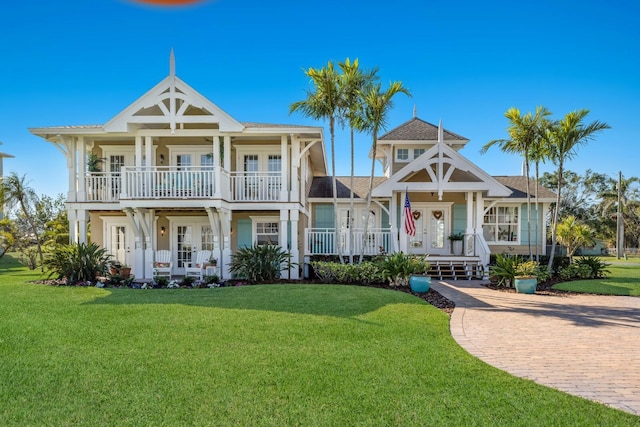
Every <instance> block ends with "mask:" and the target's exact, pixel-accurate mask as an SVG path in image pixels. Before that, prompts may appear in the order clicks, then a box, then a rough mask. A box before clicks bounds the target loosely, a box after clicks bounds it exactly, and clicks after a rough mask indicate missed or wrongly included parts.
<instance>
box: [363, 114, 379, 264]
mask: <svg viewBox="0 0 640 427" xmlns="http://www.w3.org/2000/svg"><path fill="white" fill-rule="evenodd" d="M377 148H378V127H377V126H376V127H375V128H374V129H373V146H372V147H371V157H372V158H371V175H369V192H368V193H367V214H366V216H365V218H366V220H365V222H364V234H363V236H362V249H360V263H362V258H364V249H365V246H366V245H365V243H366V239H367V233H368V232H369V215H371V192H372V191H373V175H374V173H375V169H376V151H377Z"/></svg>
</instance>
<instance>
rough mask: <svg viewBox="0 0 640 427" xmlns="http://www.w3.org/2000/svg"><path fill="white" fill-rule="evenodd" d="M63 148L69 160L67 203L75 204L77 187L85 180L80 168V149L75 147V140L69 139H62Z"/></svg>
mask: <svg viewBox="0 0 640 427" xmlns="http://www.w3.org/2000/svg"><path fill="white" fill-rule="evenodd" d="M61 145H62V146H64V147H65V148H66V150H62V149H61V151H62V152H63V153H64V155H65V157H66V158H67V170H68V172H69V178H68V185H69V188H68V189H67V202H75V201H77V200H78V198H77V197H78V193H77V186H78V180H79V179H84V174H82V177H80V173H79V166H78V148H77V146H76V145H75V142H74V141H73V140H70V139H69V137H66V136H63V137H62V144H61Z"/></svg>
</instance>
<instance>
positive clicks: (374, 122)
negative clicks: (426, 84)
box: [360, 82, 411, 262]
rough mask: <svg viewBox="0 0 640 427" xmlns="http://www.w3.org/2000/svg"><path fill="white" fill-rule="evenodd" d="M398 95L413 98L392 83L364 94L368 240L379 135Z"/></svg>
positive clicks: (365, 234) (399, 86) (366, 229)
mask: <svg viewBox="0 0 640 427" xmlns="http://www.w3.org/2000/svg"><path fill="white" fill-rule="evenodd" d="M398 93H404V94H405V95H407V96H409V97H410V96H411V93H410V92H409V90H408V89H407V88H406V87H404V86H403V85H402V82H392V83H390V84H389V88H388V89H387V90H385V91H382V85H381V84H380V83H375V84H372V85H371V86H370V87H368V88H367V89H366V91H365V92H363V94H362V99H363V102H364V110H363V113H364V114H363V117H362V118H363V122H362V129H364V130H365V131H368V132H369V133H370V134H371V136H372V142H371V175H370V176H369V192H368V193H367V216H366V220H365V223H364V237H363V238H365V239H366V237H367V233H368V231H369V230H368V229H369V215H370V214H371V192H372V191H373V176H374V173H375V167H376V151H377V148H378V133H379V132H380V130H384V129H386V127H387V115H388V114H389V111H390V110H391V108H392V107H393V102H392V100H393V97H394V96H395V95H396V94H398ZM364 248H365V245H364V244H363V245H362V253H361V256H360V262H362V258H363V255H364Z"/></svg>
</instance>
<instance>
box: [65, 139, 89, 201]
mask: <svg viewBox="0 0 640 427" xmlns="http://www.w3.org/2000/svg"><path fill="white" fill-rule="evenodd" d="M77 150H78V151H77V152H78V166H77V167H78V169H77V176H78V187H77V191H78V194H77V199H76V200H78V201H83V202H84V201H86V200H87V181H86V180H85V173H84V171H85V170H86V167H85V165H86V164H87V144H86V142H85V140H84V137H83V136H81V137H79V138H78V140H77ZM74 163H75V162H74ZM75 175H76V174H74V182H73V184H74V186H73V188H71V187H69V191H72V190H73V191H74V192H75V191H76V186H75Z"/></svg>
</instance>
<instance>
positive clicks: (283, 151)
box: [280, 135, 289, 202]
mask: <svg viewBox="0 0 640 427" xmlns="http://www.w3.org/2000/svg"><path fill="white" fill-rule="evenodd" d="M280 157H281V161H280V165H281V166H280V169H281V171H280V173H281V178H280V179H281V180H282V182H281V183H280V201H281V202H288V201H289V144H288V139H287V136H286V135H283V136H281V137H280Z"/></svg>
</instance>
